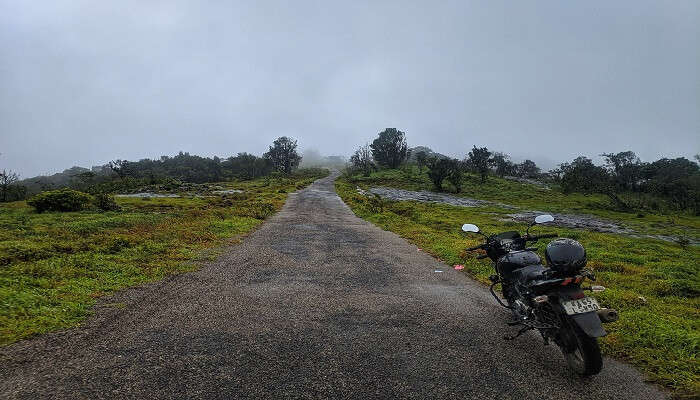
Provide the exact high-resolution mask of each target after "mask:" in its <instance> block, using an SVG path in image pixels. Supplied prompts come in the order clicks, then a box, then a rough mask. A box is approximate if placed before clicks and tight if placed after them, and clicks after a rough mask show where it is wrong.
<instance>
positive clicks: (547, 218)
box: [535, 214, 554, 224]
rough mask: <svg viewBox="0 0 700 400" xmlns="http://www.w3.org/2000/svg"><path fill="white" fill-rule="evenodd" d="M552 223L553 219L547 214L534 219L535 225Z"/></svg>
mask: <svg viewBox="0 0 700 400" xmlns="http://www.w3.org/2000/svg"><path fill="white" fill-rule="evenodd" d="M552 221H554V217H552V216H551V215H549V214H544V215H538V216H536V217H535V223H536V224H544V223H547V222H552Z"/></svg>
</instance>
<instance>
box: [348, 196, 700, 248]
mask: <svg viewBox="0 0 700 400" xmlns="http://www.w3.org/2000/svg"><path fill="white" fill-rule="evenodd" d="M358 191H360V193H363V194H367V192H366V191H364V190H362V189H360V188H358ZM369 192H371V193H374V194H376V195H379V196H381V197H382V198H385V199H388V200H393V201H421V202H428V203H442V204H448V205H452V206H460V207H483V206H496V207H501V208H505V209H517V207H515V206H512V205H509V204H503V203H497V202H492V201H486V200H477V199H470V198H467V197H462V196H455V195H451V194H447V193H436V192H429V191H424V190H423V191H411V190H403V189H397V188H390V187H373V188H371V189H369ZM541 214H551V215H553V216H554V222H551V223H549V224H548V225H551V226H559V227H563V228H573V229H585V230H588V231H592V232H602V233H618V234H623V235H628V236H633V237H643V238H651V239H659V240H664V241H667V242H675V241H677V240H678V238H676V237H673V236H665V235H647V234H644V233H641V232H637V231H635V230H634V229H631V228H627V227H625V226H623V225H621V224H619V223H616V222H614V221H610V220H606V219H603V218H599V217H595V216H592V215H585V214H559V213H549V212H545V211H520V212H515V213H510V214H506V216H507V217H508V219H504V220H505V221H519V222H524V223H528V222H532V221H533V220H534V218H535V216H537V215H541ZM688 240H689V244H691V245H698V244H700V241H698V240H696V239H692V238H690V239H688Z"/></svg>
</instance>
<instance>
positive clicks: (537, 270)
mask: <svg viewBox="0 0 700 400" xmlns="http://www.w3.org/2000/svg"><path fill="white" fill-rule="evenodd" d="M546 270H547V268H545V267H544V266H543V265H528V266H527V267H522V268H518V269H516V270H515V271H513V278H514V279H516V280H518V281H520V282H523V283H527V282H530V281H536V280H541V279H544V272H545V271H546Z"/></svg>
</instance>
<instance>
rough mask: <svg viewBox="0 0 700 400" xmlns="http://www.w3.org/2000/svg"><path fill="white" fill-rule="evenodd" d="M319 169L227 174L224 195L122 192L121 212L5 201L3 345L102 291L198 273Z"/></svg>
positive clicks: (0, 270) (0, 234) (73, 320)
mask: <svg viewBox="0 0 700 400" xmlns="http://www.w3.org/2000/svg"><path fill="white" fill-rule="evenodd" d="M318 177H320V176H319V172H318V171H315V172H313V173H311V174H309V173H307V174H303V173H301V174H298V175H296V176H292V177H290V178H282V177H277V178H264V179H259V180H254V181H245V182H226V183H222V184H221V185H223V186H226V187H227V188H235V189H242V190H244V191H245V194H236V195H231V196H226V197H218V196H216V197H190V198H184V197H183V198H155V199H150V200H143V199H140V198H118V199H117V202H118V203H119V205H120V206H121V207H122V208H123V210H122V211H120V212H103V213H101V212H97V211H82V212H65V213H41V214H39V213H36V212H35V211H34V210H33V209H32V208H31V207H29V206H27V205H26V203H25V202H15V203H5V204H1V205H0V345H6V344H9V343H13V342H15V341H18V340H21V339H24V338H28V337H30V336H32V335H36V334H41V333H45V332H50V331H53V330H57V329H63V328H68V327H71V326H75V325H77V324H78V323H79V322H80V321H82V320H83V319H84V318H85V317H86V316H88V315H89V314H90V310H91V308H92V306H93V305H94V304H95V301H96V299H97V298H98V297H100V296H102V295H105V294H107V293H109V292H113V291H115V290H120V289H123V288H127V287H130V286H134V285H139V284H142V283H145V282H152V281H155V280H158V279H161V278H163V277H165V276H168V275H171V274H176V273H180V272H186V271H192V270H194V269H196V268H197V265H198V264H199V263H201V261H204V260H205V259H206V258H205V257H206V256H205V254H208V255H209V257H211V256H212V255H214V254H216V252H215V251H213V252H212V251H207V252H205V251H204V250H205V249H212V248H213V249H216V248H217V246H220V245H222V244H224V243H226V242H232V241H235V240H237V239H238V238H240V237H241V236H243V235H245V234H247V233H248V232H250V231H251V230H253V229H254V228H255V227H257V226H258V225H260V224H261V223H262V221H263V220H264V219H265V218H266V217H267V216H269V215H271V214H272V213H274V211H276V210H278V209H279V208H281V207H282V205H283V204H284V201H285V199H286V197H287V193H288V192H292V191H295V190H297V189H300V188H302V187H304V186H306V185H308V184H310V183H311V182H312V181H313V180H314V179H316V178H318Z"/></svg>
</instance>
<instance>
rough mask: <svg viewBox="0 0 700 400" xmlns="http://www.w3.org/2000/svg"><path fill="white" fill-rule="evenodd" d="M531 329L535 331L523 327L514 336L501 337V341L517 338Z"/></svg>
mask: <svg viewBox="0 0 700 400" xmlns="http://www.w3.org/2000/svg"><path fill="white" fill-rule="evenodd" d="M531 329H535V328H533V327H532V326H527V325H525V326H524V327H523V328H521V329H520V330H519V331H518V333H517V334H515V336H509V335H505V336H503V340H514V339H516V338H518V337H519V336H520V335H522V334H523V333H525V332H527V331H529V330H531Z"/></svg>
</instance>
